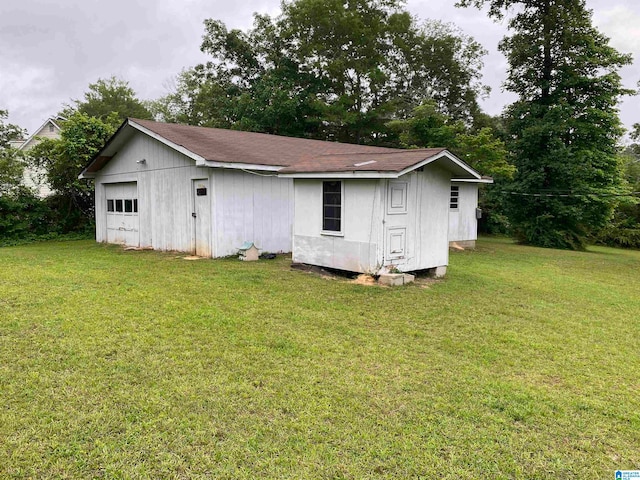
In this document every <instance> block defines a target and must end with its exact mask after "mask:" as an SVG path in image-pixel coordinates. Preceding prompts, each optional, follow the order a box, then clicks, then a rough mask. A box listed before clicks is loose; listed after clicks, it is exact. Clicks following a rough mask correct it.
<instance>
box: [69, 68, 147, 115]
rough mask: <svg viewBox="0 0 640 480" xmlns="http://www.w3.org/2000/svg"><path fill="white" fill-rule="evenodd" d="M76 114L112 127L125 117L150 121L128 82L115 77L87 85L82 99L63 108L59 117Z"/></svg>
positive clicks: (142, 104) (144, 107) (145, 109)
mask: <svg viewBox="0 0 640 480" xmlns="http://www.w3.org/2000/svg"><path fill="white" fill-rule="evenodd" d="M76 112H79V113H82V114H84V115H87V116H89V117H95V118H98V119H99V120H101V121H102V122H106V121H109V122H111V123H112V124H113V126H119V125H120V124H121V123H122V122H123V121H124V120H125V118H127V117H134V118H141V119H151V113H150V112H149V110H148V109H147V107H146V106H145V105H144V103H143V102H142V101H140V100H139V99H138V98H137V96H136V93H135V91H134V90H133V89H132V88H131V87H130V86H129V82H127V81H125V80H122V79H119V78H117V77H110V78H107V79H102V78H100V79H98V80H97V81H96V82H95V83H91V84H89V89H88V90H87V91H86V92H85V94H84V98H83V99H82V100H73V105H72V106H68V107H67V108H65V110H64V111H63V112H62V113H61V115H62V116H63V117H69V116H71V115H73V114H74V113H76ZM114 113H115V115H114Z"/></svg>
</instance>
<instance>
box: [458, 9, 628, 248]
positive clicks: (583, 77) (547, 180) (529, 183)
mask: <svg viewBox="0 0 640 480" xmlns="http://www.w3.org/2000/svg"><path fill="white" fill-rule="evenodd" d="M458 4H459V5H461V6H476V7H478V8H479V7H482V6H485V5H488V7H489V15H490V16H491V17H493V18H495V19H501V18H503V16H505V15H506V14H507V13H508V12H513V15H512V16H511V17H510V19H509V24H508V25H509V29H510V30H511V31H512V32H513V34H512V35H511V36H508V37H506V38H505V39H504V40H503V41H502V42H501V44H500V49H501V51H502V52H503V53H504V54H505V55H506V56H507V58H508V61H509V73H508V78H507V81H506V88H507V89H508V90H510V91H512V92H515V93H516V94H518V96H519V99H518V101H516V102H515V103H514V104H513V105H511V106H510V107H509V108H508V109H507V112H506V117H507V131H508V134H509V137H510V138H511V139H512V141H511V142H510V144H509V147H510V149H511V151H512V153H513V156H514V161H515V165H516V167H517V169H518V173H517V175H516V177H515V180H514V182H513V184H512V185H511V187H510V189H509V190H510V193H509V195H507V196H506V197H505V201H506V204H507V207H508V212H509V216H510V220H511V222H512V226H513V229H514V232H515V234H516V236H517V238H518V239H519V240H520V241H522V242H524V243H530V244H534V245H540V246H546V247H560V248H572V249H581V248H584V246H585V242H586V241H587V238H588V236H589V234H591V233H593V232H594V231H596V230H597V229H599V228H602V227H603V226H604V225H606V223H607V222H608V221H609V219H610V218H611V214H612V211H613V209H614V207H615V204H616V199H617V196H618V195H621V194H623V193H624V192H625V190H624V188H623V186H624V182H623V179H622V169H621V164H620V161H619V157H618V155H617V153H618V151H617V149H618V147H617V142H618V139H619V137H620V135H621V134H622V133H623V129H622V127H621V124H620V120H619V116H618V110H617V104H618V101H619V98H620V96H621V95H624V94H627V93H630V92H628V91H627V90H625V89H624V88H623V87H622V84H621V80H620V76H619V74H618V70H619V68H620V67H622V66H623V65H626V64H628V63H629V62H630V61H631V57H630V56H628V55H622V54H620V53H619V52H617V51H616V50H615V49H613V48H612V47H611V46H609V41H608V39H607V38H606V37H605V36H604V35H602V34H601V33H600V32H598V30H597V29H596V28H594V27H593V25H592V21H591V12H590V11H589V10H587V8H586V6H585V2H584V0H460V1H459V2H458Z"/></svg>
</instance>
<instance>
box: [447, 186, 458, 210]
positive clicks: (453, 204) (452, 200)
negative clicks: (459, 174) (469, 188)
mask: <svg viewBox="0 0 640 480" xmlns="http://www.w3.org/2000/svg"><path fill="white" fill-rule="evenodd" d="M459 198H460V187H459V186H458V185H451V196H450V197H449V208H451V209H457V208H458V200H459Z"/></svg>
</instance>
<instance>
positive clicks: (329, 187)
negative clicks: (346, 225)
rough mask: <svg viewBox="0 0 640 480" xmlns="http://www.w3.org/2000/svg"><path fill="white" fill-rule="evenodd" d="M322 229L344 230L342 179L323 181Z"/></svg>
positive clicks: (336, 231)
mask: <svg viewBox="0 0 640 480" xmlns="http://www.w3.org/2000/svg"><path fill="white" fill-rule="evenodd" d="M322 231H323V232H329V233H340V232H342V181H340V180H334V181H325V182H322Z"/></svg>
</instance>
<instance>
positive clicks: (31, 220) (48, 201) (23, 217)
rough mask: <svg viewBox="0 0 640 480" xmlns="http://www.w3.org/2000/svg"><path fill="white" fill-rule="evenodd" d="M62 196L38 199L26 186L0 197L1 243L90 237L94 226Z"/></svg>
mask: <svg viewBox="0 0 640 480" xmlns="http://www.w3.org/2000/svg"><path fill="white" fill-rule="evenodd" d="M72 207H73V206H72V205H70V203H69V199H66V198H65V197H61V196H56V195H54V196H51V197H48V198H45V199H41V198H38V197H37V196H35V195H34V194H33V193H32V192H31V191H29V190H27V189H24V188H23V189H20V190H19V191H17V192H16V193H14V194H12V195H2V196H0V246H7V245H18V244H23V243H29V242H33V241H38V240H52V239H57V238H60V239H76V238H87V237H90V236H91V235H93V231H94V225H93V223H92V222H91V221H90V220H88V219H87V218H86V217H84V216H83V215H81V214H79V213H78V209H75V208H72Z"/></svg>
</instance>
